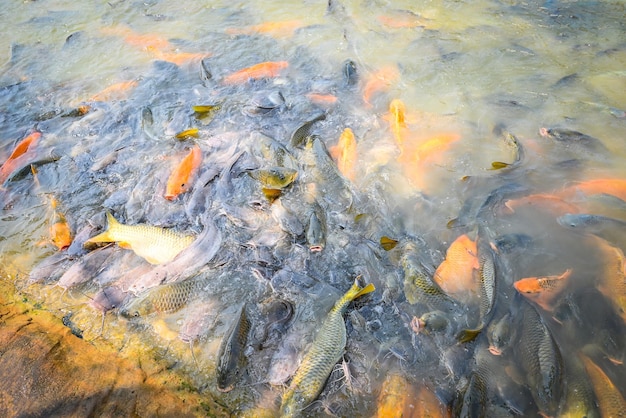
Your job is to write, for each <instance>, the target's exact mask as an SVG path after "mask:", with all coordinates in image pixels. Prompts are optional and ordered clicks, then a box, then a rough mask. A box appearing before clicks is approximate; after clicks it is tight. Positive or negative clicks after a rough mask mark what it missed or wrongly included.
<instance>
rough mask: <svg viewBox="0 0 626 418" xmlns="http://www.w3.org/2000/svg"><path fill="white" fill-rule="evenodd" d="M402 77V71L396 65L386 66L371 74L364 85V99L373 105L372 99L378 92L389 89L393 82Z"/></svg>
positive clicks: (369, 104)
mask: <svg viewBox="0 0 626 418" xmlns="http://www.w3.org/2000/svg"><path fill="white" fill-rule="evenodd" d="M399 79H400V71H398V67H396V66H386V67H383V68H381V69H380V70H378V71H376V72H375V73H373V74H370V76H369V78H368V80H367V81H366V83H365V85H364V86H363V101H364V102H365V104H367V105H368V106H371V100H372V98H373V97H374V95H375V94H376V93H379V92H382V91H387V90H389V88H390V87H391V85H392V84H393V83H395V82H396V81H398V80H399Z"/></svg>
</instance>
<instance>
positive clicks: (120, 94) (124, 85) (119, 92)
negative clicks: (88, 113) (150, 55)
mask: <svg viewBox="0 0 626 418" xmlns="http://www.w3.org/2000/svg"><path fill="white" fill-rule="evenodd" d="M137 84H138V83H137V81H135V80H131V81H122V82H120V83H115V84H112V85H110V86H109V87H107V88H105V89H104V90H102V91H101V92H99V93H96V94H94V95H93V96H91V97H90V98H89V99H88V100H87V101H89V102H110V101H112V100H124V99H126V98H127V97H128V96H129V94H130V91H131V90H132V89H134V88H135V87H137Z"/></svg>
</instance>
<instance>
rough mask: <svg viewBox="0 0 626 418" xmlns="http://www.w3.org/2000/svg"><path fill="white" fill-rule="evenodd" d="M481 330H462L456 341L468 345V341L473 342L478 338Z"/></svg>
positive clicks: (481, 328)
mask: <svg viewBox="0 0 626 418" xmlns="http://www.w3.org/2000/svg"><path fill="white" fill-rule="evenodd" d="M482 330H483V327H482V326H480V327H478V328H474V329H464V330H462V331H461V332H459V333H458V334H457V336H456V339H457V340H458V342H459V343H468V342H470V341H474V339H475V338H476V337H478V334H480V333H481V331H482Z"/></svg>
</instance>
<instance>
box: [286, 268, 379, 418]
mask: <svg viewBox="0 0 626 418" xmlns="http://www.w3.org/2000/svg"><path fill="white" fill-rule="evenodd" d="M359 279H360V276H359V277H357V278H356V280H355V281H354V284H353V285H352V287H351V288H350V289H349V290H348V291H347V292H346V294H345V295H343V296H342V297H341V299H339V300H338V301H337V302H335V306H333V308H332V309H331V310H330V312H329V313H328V316H327V317H326V319H325V320H324V322H323V323H322V326H321V328H320V330H319V331H318V333H317V335H316V336H315V340H314V341H313V345H312V346H311V350H310V351H309V352H308V353H307V354H306V356H305V357H304V359H303V360H302V363H300V367H298V371H297V372H296V375H295V376H294V377H293V379H292V380H291V384H290V385H289V389H287V391H286V392H285V394H284V395H283V399H282V405H281V408H280V412H281V416H282V417H295V416H300V414H301V412H302V410H303V409H304V408H305V407H307V406H308V405H309V404H310V403H311V402H313V401H314V400H315V398H317V395H319V394H320V392H321V391H322V389H323V388H324V384H325V383H326V379H328V376H329V375H330V373H331V372H332V370H333V367H335V364H336V363H337V361H338V360H339V359H340V358H341V356H342V354H343V350H344V349H345V347H346V324H345V323H344V319H343V313H344V312H345V310H346V308H347V307H348V305H349V304H350V302H352V301H353V300H354V299H356V298H358V297H360V296H362V295H365V294H367V293H370V292H373V291H374V285H373V284H371V283H370V284H368V285H367V286H363V287H362V286H361V284H360V283H359Z"/></svg>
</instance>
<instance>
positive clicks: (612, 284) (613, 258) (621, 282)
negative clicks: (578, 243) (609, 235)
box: [596, 237, 626, 323]
mask: <svg viewBox="0 0 626 418" xmlns="http://www.w3.org/2000/svg"><path fill="white" fill-rule="evenodd" d="M596 241H597V242H598V248H599V249H600V251H601V254H602V258H603V260H602V265H603V266H604V268H605V270H604V272H603V274H602V275H601V277H600V279H599V281H598V290H599V291H600V292H601V293H602V294H603V295H604V296H606V298H607V299H609V300H610V301H612V302H613V304H614V306H615V309H616V310H617V312H618V313H619V315H620V316H621V317H622V320H623V321H624V322H625V323H626V259H625V258H624V252H623V251H622V250H621V249H620V248H618V247H614V246H612V245H611V244H609V243H608V242H607V241H606V240H604V239H602V238H597V237H596Z"/></svg>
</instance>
